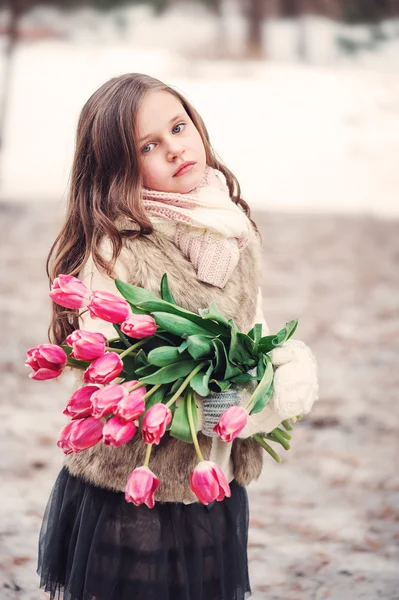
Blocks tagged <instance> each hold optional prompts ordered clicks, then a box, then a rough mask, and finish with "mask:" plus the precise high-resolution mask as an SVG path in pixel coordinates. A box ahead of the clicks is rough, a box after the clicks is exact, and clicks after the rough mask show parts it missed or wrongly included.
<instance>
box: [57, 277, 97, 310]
mask: <svg viewBox="0 0 399 600" xmlns="http://www.w3.org/2000/svg"><path fill="white" fill-rule="evenodd" d="M49 296H50V298H51V299H52V300H54V302H55V303H56V304H59V305H60V306H64V307H65V308H75V309H76V308H82V307H83V306H86V304H87V303H88V301H89V297H90V290H89V288H88V287H87V286H85V284H84V283H82V282H81V281H80V280H79V279H78V278H77V277H73V276H72V275H58V277H56V278H55V279H54V281H53V285H52V287H51V292H50V294H49Z"/></svg>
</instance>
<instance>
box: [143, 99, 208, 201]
mask: <svg viewBox="0 0 399 600" xmlns="http://www.w3.org/2000/svg"><path fill="white" fill-rule="evenodd" d="M137 130H138V139H139V146H138V152H139V156H140V160H141V169H142V173H143V183H144V185H145V186H146V187H148V188H151V189H153V190H158V191H161V192H178V193H180V194H186V193H187V192H190V191H191V190H192V189H194V188H195V187H197V185H198V184H199V182H200V181H201V178H202V176H203V174H204V171H205V167H206V157H205V147H204V144H203V142H202V139H201V136H200V134H199V133H198V130H197V129H196V127H195V125H194V123H193V122H192V120H191V119H190V117H189V116H188V114H187V113H186V111H185V110H184V107H183V105H182V104H181V102H180V101H179V99H178V98H176V96H174V95H173V94H171V93H170V92H167V91H165V90H153V91H150V92H148V93H147V94H146V96H145V98H144V100H143V102H142V104H141V106H140V108H139V110H138V113H137ZM186 162H189V163H192V164H191V166H188V167H187V168H186V169H184V170H182V172H181V173H177V171H178V169H179V167H181V165H183V164H184V163H186Z"/></svg>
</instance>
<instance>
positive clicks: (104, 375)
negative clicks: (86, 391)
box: [83, 352, 123, 383]
mask: <svg viewBox="0 0 399 600" xmlns="http://www.w3.org/2000/svg"><path fill="white" fill-rule="evenodd" d="M122 370H123V362H122V360H121V359H120V358H119V355H118V354H116V352H106V353H105V354H104V355H103V356H100V358H97V360H95V361H94V362H92V363H91V365H90V366H88V367H87V369H86V371H85V372H84V374H83V379H84V382H85V383H109V382H110V381H112V380H113V379H115V378H116V377H118V375H119V374H120V373H121V372H122Z"/></svg>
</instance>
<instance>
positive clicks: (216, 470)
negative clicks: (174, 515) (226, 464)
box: [190, 460, 231, 504]
mask: <svg viewBox="0 0 399 600" xmlns="http://www.w3.org/2000/svg"><path fill="white" fill-rule="evenodd" d="M190 490H191V491H192V492H194V494H195V495H196V496H197V498H198V500H199V501H200V502H202V504H209V502H213V501H214V500H219V501H220V500H223V498H224V497H225V496H227V497H228V498H230V496H231V491H230V486H229V484H228V483H227V479H226V477H225V476H224V473H223V471H222V469H221V468H220V467H219V465H218V464H216V463H215V462H212V461H210V460H203V461H201V462H200V463H198V465H197V466H196V467H195V469H194V471H192V473H191V476H190Z"/></svg>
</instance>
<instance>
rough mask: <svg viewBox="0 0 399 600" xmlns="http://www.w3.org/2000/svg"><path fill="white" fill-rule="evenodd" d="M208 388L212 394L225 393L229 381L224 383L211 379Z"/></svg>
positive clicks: (221, 380)
mask: <svg viewBox="0 0 399 600" xmlns="http://www.w3.org/2000/svg"><path fill="white" fill-rule="evenodd" d="M209 387H210V389H211V390H212V392H225V391H226V390H228V389H229V388H230V387H231V381H224V380H223V379H220V380H218V379H211V381H210V382H209Z"/></svg>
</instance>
